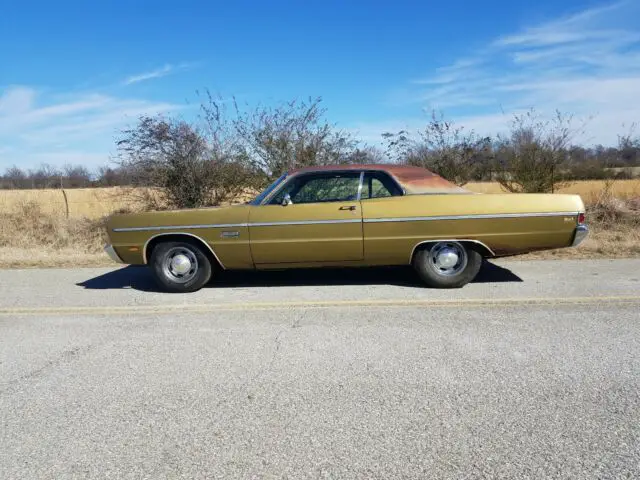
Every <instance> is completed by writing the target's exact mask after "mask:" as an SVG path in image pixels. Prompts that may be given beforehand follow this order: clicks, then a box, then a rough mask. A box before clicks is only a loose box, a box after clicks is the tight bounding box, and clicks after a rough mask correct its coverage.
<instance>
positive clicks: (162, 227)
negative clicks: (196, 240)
mask: <svg viewBox="0 0 640 480" xmlns="http://www.w3.org/2000/svg"><path fill="white" fill-rule="evenodd" d="M248 226H249V224H247V223H215V224H211V225H156V226H155V227H123V228H114V229H113V231H114V232H148V231H151V230H177V229H186V230H196V229H202V228H241V227H248Z"/></svg>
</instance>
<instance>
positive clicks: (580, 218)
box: [578, 212, 586, 225]
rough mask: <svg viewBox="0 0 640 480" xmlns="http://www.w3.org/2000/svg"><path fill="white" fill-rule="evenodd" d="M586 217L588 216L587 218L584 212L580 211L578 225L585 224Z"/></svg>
mask: <svg viewBox="0 0 640 480" xmlns="http://www.w3.org/2000/svg"><path fill="white" fill-rule="evenodd" d="M585 219H586V218H585V215H584V212H581V213H579V214H578V225H582V224H584V221H585Z"/></svg>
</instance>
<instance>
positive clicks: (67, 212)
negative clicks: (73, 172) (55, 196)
mask: <svg viewBox="0 0 640 480" xmlns="http://www.w3.org/2000/svg"><path fill="white" fill-rule="evenodd" d="M61 190H62V196H63V197H64V206H65V212H66V215H67V219H69V199H68V198H67V192H65V191H64V188H62V189H61Z"/></svg>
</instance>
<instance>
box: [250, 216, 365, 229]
mask: <svg viewBox="0 0 640 480" xmlns="http://www.w3.org/2000/svg"><path fill="white" fill-rule="evenodd" d="M361 222H362V219H361V218H348V219H344V220H301V221H299V222H260V223H250V224H249V227H277V226H284V225H326V224H332V223H361Z"/></svg>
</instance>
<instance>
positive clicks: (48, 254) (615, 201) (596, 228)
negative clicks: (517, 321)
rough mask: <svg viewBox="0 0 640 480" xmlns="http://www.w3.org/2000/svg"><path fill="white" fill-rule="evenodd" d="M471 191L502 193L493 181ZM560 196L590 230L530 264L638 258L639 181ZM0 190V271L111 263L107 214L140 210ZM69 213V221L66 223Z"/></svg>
mask: <svg viewBox="0 0 640 480" xmlns="http://www.w3.org/2000/svg"><path fill="white" fill-rule="evenodd" d="M467 188H468V189H469V190H472V191H475V192H480V193H492V192H496V193H497V192H500V191H501V189H500V186H499V185H498V184H497V183H474V184H469V185H467ZM560 193H578V194H580V195H581V196H582V198H583V200H584V201H585V204H586V205H587V218H588V220H589V223H590V227H591V234H590V236H589V237H588V239H587V240H586V241H585V242H584V243H583V244H582V245H581V246H580V247H579V248H577V249H573V248H570V249H561V250H556V251H549V252H541V253H537V254H531V255H529V256H528V257H530V258H556V257H557V258H584V257H589V258H595V257H606V258H614V257H618V258H619V257H631V256H638V255H640V179H636V180H617V181H615V182H613V183H612V184H610V185H607V184H606V183H605V182H601V181H589V182H576V183H574V184H572V185H570V186H568V187H567V188H564V189H561V191H560ZM65 194H66V201H65V197H64V194H63V193H62V192H61V191H60V190H12V191H0V268H7V267H8V268H12V267H13V268H15V267H58V266H102V265H112V263H111V262H110V260H109V259H108V258H107V257H106V255H105V254H104V253H103V251H102V247H103V245H104V242H105V238H104V228H103V222H104V217H105V216H106V215H109V214H110V213H112V212H114V211H116V210H119V209H122V208H126V209H131V210H136V209H139V208H142V204H141V202H140V200H139V198H140V196H139V195H137V194H136V192H135V191H131V190H127V189H123V188H103V189H78V190H67V191H65ZM67 209H68V218H67Z"/></svg>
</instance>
